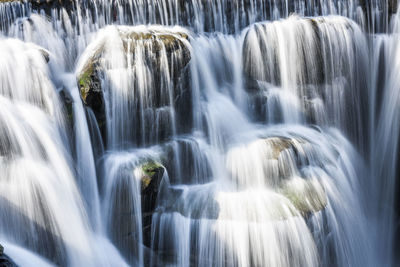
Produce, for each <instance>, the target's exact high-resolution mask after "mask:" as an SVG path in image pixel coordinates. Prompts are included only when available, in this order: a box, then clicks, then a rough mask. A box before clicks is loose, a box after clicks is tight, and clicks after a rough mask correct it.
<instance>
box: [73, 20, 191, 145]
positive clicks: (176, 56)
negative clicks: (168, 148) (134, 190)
mask: <svg viewBox="0 0 400 267" xmlns="http://www.w3.org/2000/svg"><path fill="white" fill-rule="evenodd" d="M116 30H117V32H118V35H119V37H120V38H121V42H122V47H123V50H124V53H125V54H126V59H127V61H129V59H128V58H130V59H131V60H132V62H131V63H128V62H126V63H125V69H128V70H129V71H130V72H131V73H130V75H132V77H136V76H137V75H142V74H140V73H139V74H138V73H137V71H136V68H141V69H148V71H149V73H148V75H149V76H150V77H149V78H148V79H149V83H151V85H150V84H145V85H143V84H140V82H139V79H136V80H133V79H132V80H131V81H130V82H131V83H133V84H132V92H131V94H133V95H134V99H131V97H132V96H129V97H128V98H129V99H125V100H126V101H127V102H128V105H129V106H130V108H131V109H132V113H135V116H134V118H133V120H143V121H137V122H136V123H135V125H141V127H138V128H137V129H135V131H136V133H134V134H136V137H137V138H134V139H135V141H136V142H138V144H137V145H140V144H143V143H146V144H152V143H154V142H159V141H164V140H167V139H168V138H169V137H170V136H171V134H172V132H173V130H172V129H170V128H169V127H168V125H160V127H158V128H157V129H158V130H157V131H155V130H154V129H153V128H154V126H155V125H157V121H156V120H157V119H162V120H163V121H164V122H166V123H168V121H171V120H172V118H169V117H168V116H169V114H171V112H169V111H168V109H169V108H171V107H170V104H171V103H169V102H170V101H171V98H169V97H166V94H168V92H166V91H168V90H172V91H173V92H172V97H173V98H172V99H173V103H172V105H173V106H174V108H175V110H176V118H177V120H178V121H181V122H182V123H177V124H176V125H180V126H179V127H181V128H182V131H184V130H187V131H188V130H189V129H191V122H190V120H189V119H190V118H191V117H192V116H190V113H191V99H192V97H191V90H190V69H189V68H188V63H189V61H190V59H191V56H190V50H189V48H188V46H187V44H186V43H185V42H186V41H188V38H189V37H188V35H187V34H186V33H184V32H175V31H169V30H165V32H164V31H162V29H161V28H160V29H158V28H154V29H148V30H146V31H140V30H138V29H135V28H134V27H133V29H132V28H130V27H117V28H116ZM99 39H101V40H100V41H98V43H97V46H96V48H95V49H93V51H90V53H91V55H90V56H89V57H88V58H87V60H86V62H83V64H81V66H82V67H81V69H80V71H78V75H77V76H78V85H79V88H80V91H81V97H82V100H83V101H84V103H85V104H86V105H87V106H88V107H90V108H91V109H92V110H93V112H94V114H95V116H96V119H97V121H98V124H99V127H100V130H101V132H102V135H103V139H104V140H106V138H105V126H106V116H105V98H104V93H105V89H104V88H103V87H107V86H112V85H110V84H109V83H110V81H108V80H107V73H109V72H113V71H116V70H113V69H112V67H110V66H109V65H110V64H109V63H107V60H109V59H108V58H105V53H106V50H107V48H106V46H107V43H108V42H111V41H112V40H109V39H108V36H106V37H104V38H103V39H102V38H99ZM137 54H139V55H138V56H140V57H143V61H141V64H144V65H145V66H146V67H144V66H137V65H136V64H137V61H135V57H136V55H137ZM121 64H122V62H121ZM130 64H132V65H130ZM166 64H167V65H168V68H166ZM128 65H129V66H128ZM166 69H167V73H166ZM165 75H169V77H165ZM146 86H150V87H149V88H147V87H146ZM135 87H146V88H142V89H137V90H134V88H135ZM107 88H108V87H107ZM143 94H146V95H143ZM109 97H110V96H109ZM125 100H124V101H125ZM188 120H189V121H188ZM169 124H170V125H172V122H171V123H169ZM141 131H147V132H149V134H144V135H143V134H141ZM143 136H144V137H145V140H140V139H141V137H143Z"/></svg>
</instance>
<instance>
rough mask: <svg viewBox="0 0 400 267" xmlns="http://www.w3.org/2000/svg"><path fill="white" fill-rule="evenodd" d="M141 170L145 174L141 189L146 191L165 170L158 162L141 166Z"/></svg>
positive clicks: (150, 162)
mask: <svg viewBox="0 0 400 267" xmlns="http://www.w3.org/2000/svg"><path fill="white" fill-rule="evenodd" d="M141 169H142V172H143V176H142V179H141V187H142V190H145V189H146V188H148V187H149V185H150V183H151V182H152V180H153V179H154V178H156V177H155V175H156V174H158V173H159V172H161V171H162V170H163V169H164V167H163V166H162V165H161V164H160V163H158V162H155V161H149V162H146V163H145V164H143V165H142V166H141Z"/></svg>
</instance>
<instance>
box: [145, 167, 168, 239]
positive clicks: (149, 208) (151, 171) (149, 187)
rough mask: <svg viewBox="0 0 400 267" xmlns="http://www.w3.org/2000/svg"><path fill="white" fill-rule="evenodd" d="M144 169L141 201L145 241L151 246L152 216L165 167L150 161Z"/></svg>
mask: <svg viewBox="0 0 400 267" xmlns="http://www.w3.org/2000/svg"><path fill="white" fill-rule="evenodd" d="M142 171H143V177H142V179H141V201H142V227H143V243H144V245H145V246H147V247H150V246H151V224H152V217H153V213H154V212H155V209H156V203H157V196H158V192H159V190H160V185H161V180H162V178H163V175H164V167H163V166H162V165H161V164H159V163H156V162H154V161H150V162H148V163H146V164H144V165H142Z"/></svg>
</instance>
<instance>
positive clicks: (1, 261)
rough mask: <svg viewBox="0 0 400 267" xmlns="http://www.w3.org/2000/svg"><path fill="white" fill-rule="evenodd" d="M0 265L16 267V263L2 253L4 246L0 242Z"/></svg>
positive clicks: (2, 266)
mask: <svg viewBox="0 0 400 267" xmlns="http://www.w3.org/2000/svg"><path fill="white" fill-rule="evenodd" d="M0 267H17V265H16V264H15V263H14V262H13V261H12V260H11V259H10V258H9V257H8V256H7V255H5V254H4V247H3V246H2V245H1V244H0Z"/></svg>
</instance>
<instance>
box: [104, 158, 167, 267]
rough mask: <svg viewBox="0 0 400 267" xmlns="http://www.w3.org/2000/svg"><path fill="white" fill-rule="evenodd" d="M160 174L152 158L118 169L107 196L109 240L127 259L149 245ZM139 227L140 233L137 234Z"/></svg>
mask: <svg viewBox="0 0 400 267" xmlns="http://www.w3.org/2000/svg"><path fill="white" fill-rule="evenodd" d="M163 175H164V167H163V166H162V165H161V164H159V163H158V162H156V161H154V160H152V159H144V160H143V163H142V164H140V165H138V166H136V167H134V168H132V166H124V167H123V168H121V170H120V173H119V176H118V178H117V179H116V181H115V185H114V190H113V191H114V193H113V195H112V196H111V199H112V202H111V208H110V213H111V215H110V217H109V218H110V222H109V225H108V229H109V231H110V236H111V240H112V241H113V243H114V244H115V245H116V247H117V248H118V249H119V250H120V251H121V254H122V255H123V256H124V257H125V258H126V260H127V261H128V262H130V263H131V264H132V265H135V260H136V259H137V257H138V256H139V253H140V251H141V250H142V249H146V248H149V247H150V246H151V223H152V216H153V213H154V212H155V209H156V203H157V197H158V194H159V191H160V186H161V182H162V179H163ZM140 230H142V233H141V234H140Z"/></svg>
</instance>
